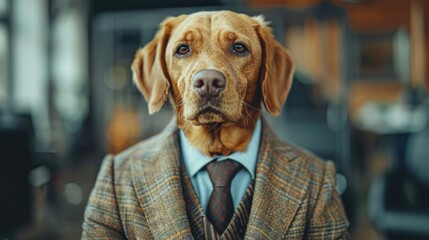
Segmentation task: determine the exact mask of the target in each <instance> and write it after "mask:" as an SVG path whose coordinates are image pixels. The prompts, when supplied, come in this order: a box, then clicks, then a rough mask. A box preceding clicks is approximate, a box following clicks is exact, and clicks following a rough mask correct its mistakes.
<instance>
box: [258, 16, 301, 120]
mask: <svg viewBox="0 0 429 240" xmlns="http://www.w3.org/2000/svg"><path fill="white" fill-rule="evenodd" d="M254 19H255V20H256V21H257V24H256V25H255V26H254V28H255V30H256V33H257V34H258V37H259V41H260V42H261V47H262V61H261V69H260V78H261V91H262V98H263V102H264V105H265V108H266V109H267V111H268V112H269V113H271V114H272V115H275V116H277V115H279V114H280V111H281V108H282V106H283V104H284V102H285V101H286V97H287V95H288V93H289V89H290V87H291V84H292V77H293V72H294V69H295V65H294V63H293V61H292V58H291V56H290V55H289V53H288V52H287V51H286V49H284V48H283V46H282V45H281V44H280V43H279V42H278V41H276V40H275V39H274V37H273V34H272V31H271V28H270V27H268V23H267V22H266V21H265V20H264V18H263V17H262V16H258V17H254Z"/></svg>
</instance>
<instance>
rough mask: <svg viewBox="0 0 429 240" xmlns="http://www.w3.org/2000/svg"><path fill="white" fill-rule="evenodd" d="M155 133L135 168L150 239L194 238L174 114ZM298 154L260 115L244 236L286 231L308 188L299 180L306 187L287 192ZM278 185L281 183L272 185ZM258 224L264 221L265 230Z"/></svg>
mask: <svg viewBox="0 0 429 240" xmlns="http://www.w3.org/2000/svg"><path fill="white" fill-rule="evenodd" d="M157 138H158V139H157V141H156V142H157V143H159V144H158V145H156V146H154V148H153V149H152V150H150V151H149V152H146V153H143V156H141V157H140V158H141V161H137V164H136V166H135V167H134V168H133V172H132V179H133V182H134V186H135V191H136V193H137V197H138V198H139V202H140V205H141V207H142V210H143V212H144V215H145V217H146V220H147V222H148V224H149V227H150V229H151V232H152V234H153V237H154V239H192V233H191V230H190V226H189V221H188V219H187V214H186V206H185V201H184V197H183V190H182V186H181V181H180V172H179V171H180V158H181V154H180V147H179V144H178V139H179V136H178V131H177V127H176V124H175V119H173V120H172V122H171V123H170V124H169V125H168V126H167V127H166V128H165V129H164V131H163V132H162V133H161V134H160V135H158V137H157ZM296 158H297V156H296V155H295V154H294V152H293V151H292V150H291V148H290V147H289V145H285V144H282V143H281V142H280V140H278V139H277V137H276V136H275V134H274V133H273V132H272V131H271V129H270V128H269V127H268V126H267V123H266V121H263V123H262V137H261V143H260V150H259V154H258V163H257V169H256V179H255V189H254V197H253V203H252V209H251V213H250V217H249V222H248V226H247V232H246V236H252V237H255V236H259V237H256V239H267V238H271V237H272V236H274V237H273V239H280V238H282V237H283V233H285V232H287V229H288V228H289V226H290V224H291V222H292V220H293V218H294V216H295V213H296V211H297V210H298V208H299V206H300V205H301V203H302V199H303V197H304V193H305V190H306V189H305V186H299V187H300V189H302V188H304V189H302V191H294V192H291V191H292V190H293V189H294V187H293V186H294V185H296V184H297V183H295V181H294V180H295V179H296V178H297V175H298V169H299V168H300V166H301V164H302V161H293V160H294V159H296ZM278 170H280V171H278ZM278 173H281V174H282V175H279V174H278ZM279 185H281V186H282V187H281V188H276V187H274V186H279ZM285 199H286V200H285ZM273 209H274V211H273ZM267 213H272V214H267ZM261 226H266V229H265V232H264V229H261ZM268 236H270V237H268Z"/></svg>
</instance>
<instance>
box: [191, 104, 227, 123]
mask: <svg viewBox="0 0 429 240" xmlns="http://www.w3.org/2000/svg"><path fill="white" fill-rule="evenodd" d="M191 121H192V123H193V124H194V125H197V126H200V125H204V126H208V127H210V126H215V125H219V124H222V123H224V122H225V121H226V117H225V115H224V114H223V112H222V111H221V110H219V109H217V108H215V107H212V106H206V107H204V108H202V109H201V110H200V111H198V113H197V114H196V115H195V116H194V117H193V118H192V119H191Z"/></svg>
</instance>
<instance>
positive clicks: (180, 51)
mask: <svg viewBox="0 0 429 240" xmlns="http://www.w3.org/2000/svg"><path fill="white" fill-rule="evenodd" d="M189 52H190V50H189V47H188V45H186V44H182V45H180V46H179V47H178V48H177V49H176V55H177V56H178V57H183V56H185V55H186V54H188V53H189Z"/></svg>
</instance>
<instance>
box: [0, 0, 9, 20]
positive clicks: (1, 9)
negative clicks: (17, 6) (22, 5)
mask: <svg viewBox="0 0 429 240" xmlns="http://www.w3.org/2000/svg"><path fill="white" fill-rule="evenodd" d="M8 11H9V1H8V0H0V17H4V16H5V15H7V13H8Z"/></svg>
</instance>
